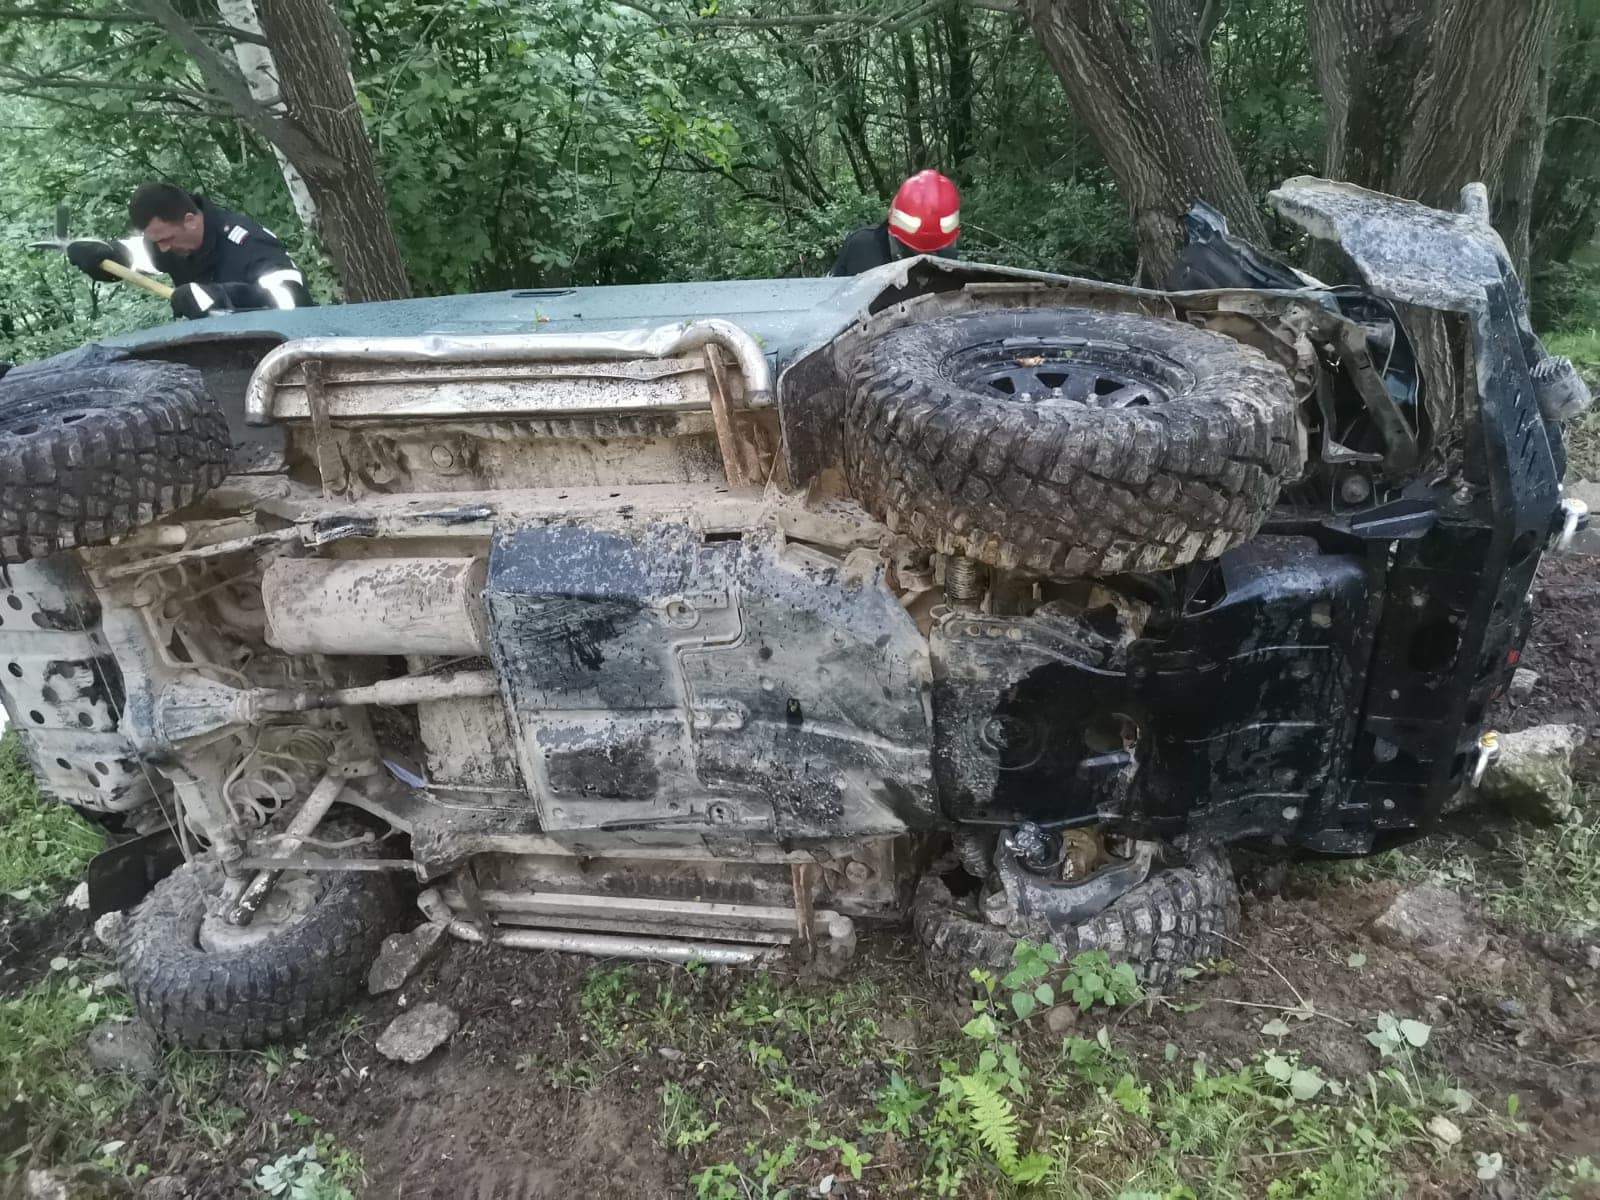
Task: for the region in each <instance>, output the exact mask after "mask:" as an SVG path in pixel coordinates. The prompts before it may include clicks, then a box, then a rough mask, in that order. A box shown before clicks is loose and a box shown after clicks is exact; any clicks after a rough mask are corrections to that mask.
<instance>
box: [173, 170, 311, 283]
mask: <svg viewBox="0 0 1600 1200" xmlns="http://www.w3.org/2000/svg"><path fill="white" fill-rule="evenodd" d="M194 201H195V203H196V204H198V205H199V206H200V215H201V216H202V217H203V218H205V225H206V232H205V240H204V241H203V242H201V243H200V248H199V249H198V250H196V251H195V252H194V253H193V254H164V253H162V252H161V251H160V250H157V249H156V248H155V246H153V245H152V244H151V243H150V242H149V241H148V240H147V241H146V242H145V248H146V249H147V250H148V251H149V252H150V261H151V262H153V263H154V264H155V266H156V269H157V270H159V271H162V272H164V273H165V274H167V275H170V276H172V282H173V285H174V286H176V287H182V286H183V285H184V284H186V283H188V284H195V285H197V286H196V287H195V288H194V289H193V290H194V293H195V296H194V299H195V305H196V307H197V308H199V309H200V311H202V312H204V311H207V310H209V309H210V308H300V307H303V306H305V305H308V304H311V303H312V299H311V295H310V293H308V292H307V291H306V285H305V279H304V278H303V277H302V276H301V274H300V271H299V269H298V268H296V267H295V265H294V260H293V259H291V258H290V257H289V252H288V251H287V250H285V249H284V246H283V243H282V242H280V241H279V240H278V239H277V238H276V237H274V236H273V235H272V234H270V233H268V232H267V231H266V230H265V229H263V228H262V227H261V226H260V225H258V224H256V223H255V222H254V221H252V220H251V219H250V218H249V217H247V216H244V215H243V214H242V213H236V212H229V211H228V210H227V209H225V208H218V207H217V206H216V205H214V204H212V203H211V201H209V200H207V199H206V198H205V197H204V196H196V197H195V198H194Z"/></svg>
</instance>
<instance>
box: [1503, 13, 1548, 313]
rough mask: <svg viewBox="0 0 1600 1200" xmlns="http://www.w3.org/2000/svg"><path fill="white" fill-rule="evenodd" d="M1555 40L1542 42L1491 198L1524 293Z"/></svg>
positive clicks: (1527, 278)
mask: <svg viewBox="0 0 1600 1200" xmlns="http://www.w3.org/2000/svg"><path fill="white" fill-rule="evenodd" d="M1554 50H1555V38H1554V36H1553V34H1552V36H1550V37H1548V38H1546V39H1545V46H1544V54H1543V55H1542V56H1541V58H1540V61H1539V64H1538V66H1537V67H1536V68H1535V73H1534V80H1533V86H1532V87H1531V88H1530V89H1529V91H1528V103H1527V104H1526V105H1525V106H1524V108H1523V110H1522V116H1521V117H1520V118H1519V119H1518V121H1517V127H1516V130H1515V131H1514V132H1513V133H1512V135H1511V144H1510V145H1509V146H1507V147H1506V154H1505V161H1504V162H1503V163H1502V164H1501V167H1500V186H1499V187H1498V188H1497V189H1495V193H1494V195H1493V197H1492V202H1493V208H1494V223H1495V227H1496V228H1497V229H1499V230H1500V236H1501V237H1503V238H1504V239H1505V242H1506V249H1507V250H1509V251H1510V252H1511V261H1512V263H1514V264H1515V265H1516V268H1517V275H1518V276H1519V277H1521V279H1522V281H1523V290H1524V291H1527V290H1530V289H1529V282H1530V276H1531V274H1532V272H1531V271H1530V270H1529V262H1528V249H1529V242H1530V238H1531V232H1532V226H1533V189H1534V183H1535V181H1536V180H1537V179H1538V178H1539V162H1540V160H1541V159H1542V158H1543V157H1544V127H1545V120H1546V116H1547V114H1548V112H1549V102H1550V72H1551V66H1552V63H1553V60H1554Z"/></svg>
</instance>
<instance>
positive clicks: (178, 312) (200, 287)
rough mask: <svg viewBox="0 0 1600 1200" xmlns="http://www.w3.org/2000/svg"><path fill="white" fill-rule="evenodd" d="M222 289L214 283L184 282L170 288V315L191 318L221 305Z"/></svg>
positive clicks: (212, 310) (202, 314)
mask: <svg viewBox="0 0 1600 1200" xmlns="http://www.w3.org/2000/svg"><path fill="white" fill-rule="evenodd" d="M221 291H222V289H221V288H220V287H218V286H217V285H216V284H209V283H207V284H201V283H186V284H184V285H183V286H182V287H179V288H174V289H173V290H172V315H173V316H175V317H182V318H187V319H190V320H192V319H193V318H195V317H203V316H205V315H206V314H207V313H209V312H214V311H215V310H216V309H218V308H220V307H223V297H222V296H221V295H220V293H221Z"/></svg>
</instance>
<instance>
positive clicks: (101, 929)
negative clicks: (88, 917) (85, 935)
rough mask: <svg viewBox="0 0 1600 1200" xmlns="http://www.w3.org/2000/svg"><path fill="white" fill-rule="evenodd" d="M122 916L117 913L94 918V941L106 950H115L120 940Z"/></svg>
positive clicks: (102, 914)
mask: <svg viewBox="0 0 1600 1200" xmlns="http://www.w3.org/2000/svg"><path fill="white" fill-rule="evenodd" d="M122 922H123V916H122V914H121V913H119V912H108V913H101V914H100V916H98V917H96V918H95V922H94V940H95V941H97V942H99V943H100V944H101V945H102V946H104V947H105V948H106V949H107V950H115V949H116V948H117V943H118V942H119V941H121V940H122Z"/></svg>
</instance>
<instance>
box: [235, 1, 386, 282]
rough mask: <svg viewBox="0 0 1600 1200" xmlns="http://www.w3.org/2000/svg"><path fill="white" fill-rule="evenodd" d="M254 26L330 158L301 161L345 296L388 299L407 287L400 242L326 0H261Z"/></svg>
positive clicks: (286, 96) (288, 98)
mask: <svg viewBox="0 0 1600 1200" xmlns="http://www.w3.org/2000/svg"><path fill="white" fill-rule="evenodd" d="M260 4H261V25H262V28H263V29H264V30H265V31H266V35H267V41H268V42H269V43H271V45H272V49H273V53H274V56H275V57H276V59H277V62H278V66H279V72H280V73H279V77H278V82H279V84H280V85H281V87H282V89H283V100H284V103H285V105H286V106H287V107H288V110H289V112H290V113H291V114H293V116H294V118H295V120H296V121H297V122H298V123H299V124H300V125H302V126H303V127H304V128H305V130H306V132H307V133H308V135H309V136H310V137H311V138H312V139H313V140H314V141H315V142H316V143H317V144H318V145H319V146H320V147H322V148H323V149H324V151H325V153H326V155H327V157H328V158H330V159H332V160H333V161H332V164H331V167H324V166H323V165H322V164H320V163H318V164H305V165H300V164H297V165H299V166H300V170H301V173H302V174H303V175H304V176H305V178H306V184H307V186H308V187H309V188H310V189H311V191H312V194H313V195H314V196H316V197H317V209H318V212H319V214H320V223H321V228H322V238H323V242H324V243H325V244H326V245H327V247H328V254H329V256H330V257H331V258H332V259H333V261H334V263H335V264H336V265H337V268H338V271H339V278H340V282H341V283H342V284H343V287H344V292H345V298H346V299H347V300H350V301H353V302H360V301H363V300H392V299H397V298H399V297H404V296H409V295H410V294H411V283H410V280H408V279H407V278H406V270H405V264H404V262H403V261H402V260H401V257H400V246H399V244H398V243H397V242H396V241H395V236H394V227H393V226H392V225H391V224H390V223H389V212H388V207H387V202H386V199H385V196H384V191H383V180H382V178H381V177H380V176H379V174H378V167H377V164H376V163H375V162H374V161H373V157H372V143H371V142H370V141H369V140H368V138H367V128H366V125H365V124H364V123H363V121H362V119H361V109H360V107H359V106H358V105H357V104H356V88H355V81H354V80H353V79H351V77H350V59H349V52H348V50H347V45H348V39H347V38H346V36H345V32H344V28H343V27H342V26H341V25H340V24H339V18H338V16H337V15H336V14H335V13H334V11H333V6H332V5H331V4H330V3H328V0H260Z"/></svg>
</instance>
